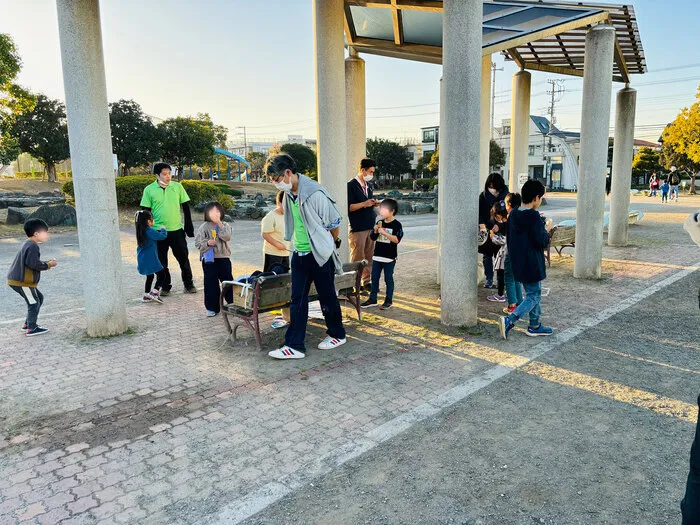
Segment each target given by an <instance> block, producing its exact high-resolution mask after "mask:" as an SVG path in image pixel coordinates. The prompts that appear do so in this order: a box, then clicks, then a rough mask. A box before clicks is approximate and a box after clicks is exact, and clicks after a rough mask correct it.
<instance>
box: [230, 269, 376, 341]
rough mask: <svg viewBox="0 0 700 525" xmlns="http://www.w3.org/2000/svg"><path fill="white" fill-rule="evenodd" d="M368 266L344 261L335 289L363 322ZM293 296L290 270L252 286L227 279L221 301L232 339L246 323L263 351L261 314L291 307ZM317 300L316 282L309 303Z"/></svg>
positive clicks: (337, 276) (258, 280)
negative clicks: (229, 293) (364, 280)
mask: <svg viewBox="0 0 700 525" xmlns="http://www.w3.org/2000/svg"><path fill="white" fill-rule="evenodd" d="M365 266H367V261H362V262H354V263H348V264H344V265H343V273H342V274H340V275H336V276H335V289H336V291H337V292H338V297H339V298H342V299H345V300H347V301H348V302H349V303H350V304H351V305H352V306H353V307H354V308H355V310H356V311H357V317H358V319H359V320H360V321H362V309H361V307H360V289H361V283H362V270H363V269H364V267H365ZM229 288H233V303H231V304H226V303H225V300H224V296H225V295H226V290H228V289H229ZM291 298H292V277H291V274H289V273H286V274H283V275H274V276H271V277H260V278H259V279H257V280H256V281H255V283H254V284H252V285H250V284H247V283H239V282H235V281H224V282H223V283H222V290H221V296H220V298H219V302H220V305H221V317H223V319H224V323H225V325H226V330H227V331H228V333H229V337H231V342H232V343H235V342H236V340H237V339H236V332H237V331H238V328H239V327H241V326H245V327H246V328H248V329H250V330H251V331H252V332H253V334H255V342H256V343H257V347H258V350H262V337H261V335H260V319H259V316H260V314H261V313H265V312H270V311H272V310H279V309H281V308H285V307H288V306H289V304H290V301H291ZM317 299H318V294H317V293H316V287H315V286H314V285H313V283H312V284H311V290H310V291H309V302H311V301H315V300H317Z"/></svg>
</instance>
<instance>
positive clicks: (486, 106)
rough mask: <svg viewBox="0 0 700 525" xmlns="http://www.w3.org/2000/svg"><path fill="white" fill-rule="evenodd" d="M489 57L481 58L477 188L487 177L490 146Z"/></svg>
mask: <svg viewBox="0 0 700 525" xmlns="http://www.w3.org/2000/svg"><path fill="white" fill-rule="evenodd" d="M491 64H492V62H491V55H486V56H484V57H482V58H481V141H480V143H481V153H480V156H479V159H480V161H479V188H483V187H484V184H486V178H487V177H488V176H489V171H490V170H489V157H490V151H489V150H490V144H491Z"/></svg>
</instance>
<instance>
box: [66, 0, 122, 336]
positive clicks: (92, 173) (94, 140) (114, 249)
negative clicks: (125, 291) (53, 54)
mask: <svg viewBox="0 0 700 525" xmlns="http://www.w3.org/2000/svg"><path fill="white" fill-rule="evenodd" d="M56 6H57V11H58V28H59V36H60V42H61V62H62V64H63V84H64V87H65V94H66V113H67V116H68V138H69V140H70V156H71V162H72V168H73V185H74V188H75V203H76V207H77V214H78V239H79V242H80V260H81V264H82V268H83V270H82V272H81V274H82V284H83V297H84V302H85V314H86V317H87V333H88V335H89V336H90V337H101V336H109V335H116V334H121V333H123V332H124V331H126V329H127V322H126V309H125V304H124V299H123V297H122V291H121V289H122V271H121V259H122V253H121V246H120V243H119V216H118V213H117V195H116V189H115V185H114V170H113V166H112V138H111V131H110V127H109V110H108V106H107V86H106V82H105V70H104V59H103V53H102V32H101V29H100V28H101V26H100V5H99V1H98V0H57V2H56Z"/></svg>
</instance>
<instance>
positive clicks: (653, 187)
mask: <svg viewBox="0 0 700 525" xmlns="http://www.w3.org/2000/svg"><path fill="white" fill-rule="evenodd" d="M658 189H659V179H658V178H657V177H656V173H652V174H651V179H649V197H656V194H657V191H658Z"/></svg>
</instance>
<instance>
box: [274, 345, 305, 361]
mask: <svg viewBox="0 0 700 525" xmlns="http://www.w3.org/2000/svg"><path fill="white" fill-rule="evenodd" d="M267 355H269V356H270V357H272V358H273V359H304V358H305V357H306V354H305V353H304V352H298V351H296V350H294V349H293V348H289V347H288V346H287V345H284V346H283V347H282V348H278V349H277V350H273V351H272V352H268V353H267Z"/></svg>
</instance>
